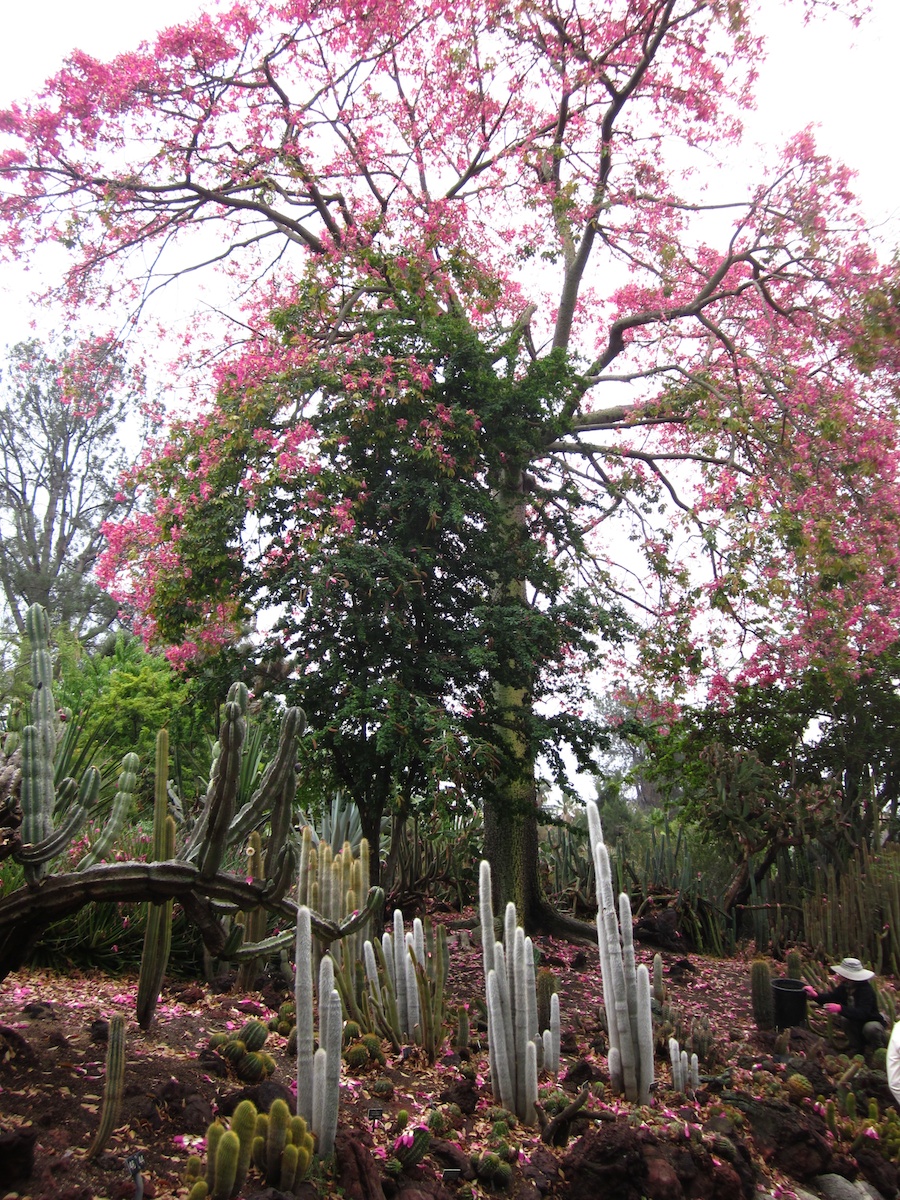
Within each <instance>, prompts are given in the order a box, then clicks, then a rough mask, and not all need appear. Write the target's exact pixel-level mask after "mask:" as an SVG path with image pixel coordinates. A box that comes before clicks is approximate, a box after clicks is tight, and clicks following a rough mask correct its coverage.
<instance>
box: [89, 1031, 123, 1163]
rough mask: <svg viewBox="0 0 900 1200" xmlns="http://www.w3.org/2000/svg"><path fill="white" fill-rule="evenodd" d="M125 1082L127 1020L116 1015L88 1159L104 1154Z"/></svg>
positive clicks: (120, 1102)
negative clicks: (98, 1122)
mask: <svg viewBox="0 0 900 1200" xmlns="http://www.w3.org/2000/svg"><path fill="white" fill-rule="evenodd" d="M124 1082H125V1018H124V1017H123V1016H122V1014H121V1013H116V1014H115V1016H113V1017H111V1018H110V1022H109V1034H108V1041H107V1044H106V1080H105V1082H104V1084H103V1106H102V1108H101V1110H100V1127H99V1129H98V1130H97V1132H96V1134H95V1135H94V1140H93V1141H92V1142H91V1146H90V1149H89V1150H88V1158H89V1159H90V1158H96V1157H97V1155H98V1154H100V1153H101V1152H102V1150H103V1149H104V1147H105V1146H106V1143H107V1142H108V1141H109V1136H110V1134H111V1133H112V1131H113V1130H114V1129H115V1127H116V1123H117V1121H118V1119H119V1113H120V1112H121V1109H122V1093H123V1090H124Z"/></svg>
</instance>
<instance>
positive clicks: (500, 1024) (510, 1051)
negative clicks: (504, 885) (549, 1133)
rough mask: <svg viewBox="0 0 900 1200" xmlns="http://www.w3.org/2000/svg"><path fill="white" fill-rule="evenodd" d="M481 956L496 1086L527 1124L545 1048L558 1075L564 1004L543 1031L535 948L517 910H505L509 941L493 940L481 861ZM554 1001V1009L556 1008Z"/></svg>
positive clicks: (487, 877)
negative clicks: (538, 1006) (540, 1021)
mask: <svg viewBox="0 0 900 1200" xmlns="http://www.w3.org/2000/svg"><path fill="white" fill-rule="evenodd" d="M479 909H480V913H481V939H482V955H483V960H484V972H485V984H486V988H487V1014H488V1043H489V1046H490V1064H491V1087H492V1089H493V1092H494V1097H495V1099H496V1100H498V1101H499V1103H500V1104H502V1105H503V1107H504V1108H507V1109H509V1111H510V1112H514V1113H515V1114H516V1116H517V1117H518V1118H519V1120H520V1121H522V1122H524V1123H525V1124H527V1125H531V1124H534V1122H535V1120H536V1116H537V1114H536V1111H535V1107H534V1104H535V1101H536V1100H537V1073H538V1058H539V1056H540V1058H541V1059H542V1060H543V1059H544V1055H545V1047H546V1051H547V1057H548V1061H547V1063H546V1064H545V1065H546V1066H547V1067H548V1069H550V1070H554V1071H558V1070H559V999H558V997H556V996H555V995H554V997H553V999H551V1018H552V1019H551V1028H550V1030H548V1031H546V1036H545V1035H544V1034H542V1033H541V1032H540V1031H539V1030H538V1020H537V992H536V986H535V974H534V946H533V944H532V941H531V938H529V937H526V936H525V931H524V930H523V929H522V928H521V926H519V925H518V923H517V920H516V906H515V905H514V904H512V903H510V904H508V905H507V906H506V913H505V917H504V942H496V941H494V913H493V907H492V902H491V869H490V865H489V864H488V863H487V862H482V864H481V870H480V875H479ZM554 1000H555V1004H554Z"/></svg>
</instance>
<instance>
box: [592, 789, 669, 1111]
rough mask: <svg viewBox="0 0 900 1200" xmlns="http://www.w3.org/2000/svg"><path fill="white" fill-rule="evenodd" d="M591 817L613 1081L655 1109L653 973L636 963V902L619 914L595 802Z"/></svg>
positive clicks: (623, 902) (622, 904)
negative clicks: (652, 1100)
mask: <svg viewBox="0 0 900 1200" xmlns="http://www.w3.org/2000/svg"><path fill="white" fill-rule="evenodd" d="M587 815H588V831H589V835H590V842H591V852H592V854H593V857H594V870H595V874H596V877H597V942H598V945H599V948H600V974H601V978H602V981H603V1000H604V1003H605V1005H606V1014H607V1023H608V1026H609V1074H610V1079H611V1081H612V1084H613V1087H615V1088H616V1089H617V1090H618V1091H624V1093H625V1097H626V1099H628V1100H631V1101H635V1100H636V1101H638V1102H639V1103H641V1104H649V1102H650V1088H651V1085H652V1083H653V1075H654V1069H653V1017H652V1013H651V1009H650V972H649V971H648V970H647V968H646V967H645V966H644V965H643V964H641V965H640V966H636V964H635V956H634V941H633V936H632V918H631V901H630V900H629V898H628V896H627V895H626V893H624V892H623V893H621V895H620V896H619V905H618V913H617V910H616V904H615V901H614V898H613V886H612V873H611V871H610V864H609V854H608V852H607V849H606V846H605V844H604V842H603V832H602V829H601V826H600V814H599V811H598V809H597V805H596V804H595V803H594V802H593V801H592V800H589V801H588V802H587Z"/></svg>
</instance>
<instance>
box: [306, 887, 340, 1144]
mask: <svg viewBox="0 0 900 1200" xmlns="http://www.w3.org/2000/svg"><path fill="white" fill-rule="evenodd" d="M295 967H296V976H295V981H294V1003H295V1006H296V1009H297V1113H298V1114H299V1115H300V1116H301V1117H303V1118H304V1120H305V1121H306V1123H307V1124H308V1125H309V1127H310V1129H311V1130H312V1132H313V1133H314V1134H315V1135H316V1152H317V1153H318V1154H319V1156H320V1157H322V1158H327V1157H328V1156H329V1155H330V1154H332V1153H333V1152H334V1138H335V1134H336V1133H337V1123H338V1106H339V1102H340V1084H341V1033H342V1026H343V1015H342V1012H341V998H340V996H339V994H338V992H337V990H336V988H335V986H334V963H333V962H332V960H331V957H330V955H328V954H325V955H323V956H322V961H321V963H320V965H319V1049H318V1050H316V1052H315V1054H313V1045H314V1036H313V1029H314V1023H313V999H314V996H313V992H314V989H313V971H312V929H311V922H310V911H309V909H308V908H307V906H306V905H305V904H301V905H300V907H299V908H298V909H297V940H296V951H295Z"/></svg>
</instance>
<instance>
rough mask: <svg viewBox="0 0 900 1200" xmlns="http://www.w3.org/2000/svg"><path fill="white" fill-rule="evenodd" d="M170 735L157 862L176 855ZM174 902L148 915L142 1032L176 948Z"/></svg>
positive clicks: (159, 796) (159, 755) (159, 800)
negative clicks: (170, 800) (170, 806)
mask: <svg viewBox="0 0 900 1200" xmlns="http://www.w3.org/2000/svg"><path fill="white" fill-rule="evenodd" d="M168 782H169V733H168V730H166V729H161V730H160V731H159V733H158V734H157V736H156V773H155V788H154V798H153V848H152V855H153V861H154V862H166V861H168V860H169V859H171V858H174V856H175V821H174V819H173V818H172V817H171V816H169V813H168V793H167V787H168ZM172 911H173V901H172V900H164V901H163V902H162V904H151V905H150V907H149V909H148V912H147V928H146V930H145V932H144V948H143V951H142V953H141V970H140V975H139V976H138V991H137V1019H138V1024H139V1025H140V1027H141V1029H149V1028H150V1026H151V1024H152V1023H153V1017H154V1014H155V1012H156V1005H157V1003H158V1001H159V993H160V989H161V988H162V984H163V979H164V978H165V974H166V967H167V966H168V965H169V954H170V952H171V949H172Z"/></svg>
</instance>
